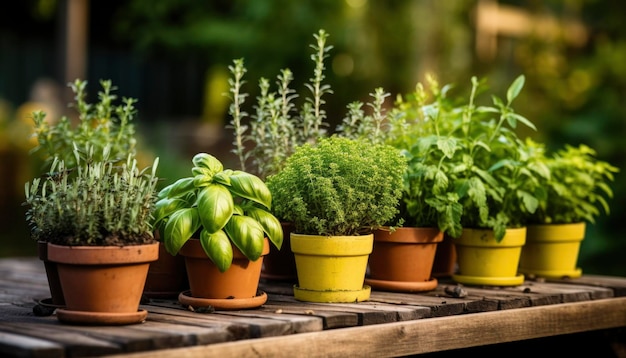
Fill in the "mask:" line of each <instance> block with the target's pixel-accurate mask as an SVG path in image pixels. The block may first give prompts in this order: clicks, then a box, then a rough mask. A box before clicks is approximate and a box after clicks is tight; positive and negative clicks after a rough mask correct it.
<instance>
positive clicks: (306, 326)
mask: <svg viewBox="0 0 626 358" xmlns="http://www.w3.org/2000/svg"><path fill="white" fill-rule="evenodd" d="M215 314H220V315H223V316H228V317H231V316H237V317H246V318H250V317H255V318H269V319H274V320H279V321H284V322H287V323H288V324H289V325H290V326H291V329H290V330H289V332H288V333H287V334H294V333H305V332H317V331H321V330H322V329H324V325H323V323H322V319H321V318H318V317H311V316H302V315H292V314H288V313H282V312H281V313H276V312H268V311H263V310H250V311H228V312H216V313H215Z"/></svg>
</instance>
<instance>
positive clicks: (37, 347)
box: [0, 332, 65, 358]
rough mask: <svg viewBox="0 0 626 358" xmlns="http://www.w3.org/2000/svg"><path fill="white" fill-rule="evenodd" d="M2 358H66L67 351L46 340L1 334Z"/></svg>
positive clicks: (0, 348)
mask: <svg viewBox="0 0 626 358" xmlns="http://www.w3.org/2000/svg"><path fill="white" fill-rule="evenodd" d="M0 356H2V357H45V358H48V357H50V358H56V357H59V358H62V357H65V349H64V348H63V346H61V345H59V344H56V343H53V342H50V341H48V340H45V339H38V338H32V337H26V336H23V335H20V334H14V333H8V332H0Z"/></svg>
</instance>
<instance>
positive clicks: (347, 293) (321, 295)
mask: <svg viewBox="0 0 626 358" xmlns="http://www.w3.org/2000/svg"><path fill="white" fill-rule="evenodd" d="M371 292H372V287H371V286H368V285H364V286H363V288H362V289H360V290H336V291H331V290H328V291H316V290H307V289H306V288H301V287H298V286H297V285H294V286H293V296H294V298H295V299H296V300H299V301H305V302H323V303H354V302H362V301H367V300H368V299H369V298H370V293H371Z"/></svg>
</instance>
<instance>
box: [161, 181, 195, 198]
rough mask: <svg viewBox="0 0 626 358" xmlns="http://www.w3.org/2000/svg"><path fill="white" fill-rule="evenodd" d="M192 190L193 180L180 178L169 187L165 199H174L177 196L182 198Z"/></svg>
mask: <svg viewBox="0 0 626 358" xmlns="http://www.w3.org/2000/svg"><path fill="white" fill-rule="evenodd" d="M166 189H167V188H166ZM194 189H195V187H194V185H193V178H181V179H178V180H177V181H175V182H174V184H171V185H170V188H169V189H168V193H167V197H168V198H176V197H179V196H183V195H185V194H187V193H188V192H190V191H192V190H194ZM164 190H165V189H164Z"/></svg>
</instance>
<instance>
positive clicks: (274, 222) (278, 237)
mask: <svg viewBox="0 0 626 358" xmlns="http://www.w3.org/2000/svg"><path fill="white" fill-rule="evenodd" d="M247 211H248V216H250V217H252V218H253V219H254V220H256V221H258V222H259V224H261V226H262V227H263V231H265V233H266V234H267V237H268V239H269V240H270V241H271V242H272V243H273V244H274V246H276V248H277V249H279V250H280V248H281V247H282V245H283V227H282V226H281V225H280V221H278V219H276V217H275V216H274V215H272V214H271V213H270V212H268V211H266V210H263V209H261V208H257V207H254V206H252V207H249V208H247Z"/></svg>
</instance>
